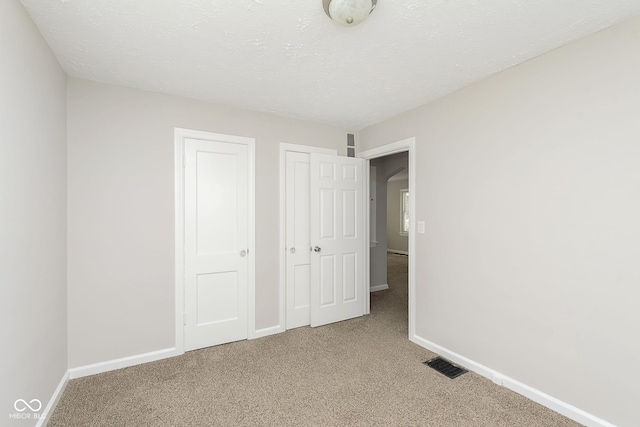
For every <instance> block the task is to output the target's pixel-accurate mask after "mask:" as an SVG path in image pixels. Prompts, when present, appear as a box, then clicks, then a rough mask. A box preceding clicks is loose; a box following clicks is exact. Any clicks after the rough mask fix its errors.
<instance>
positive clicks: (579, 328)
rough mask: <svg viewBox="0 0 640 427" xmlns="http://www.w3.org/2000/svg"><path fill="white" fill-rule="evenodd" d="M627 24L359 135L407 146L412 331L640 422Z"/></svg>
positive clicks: (375, 142)
mask: <svg viewBox="0 0 640 427" xmlns="http://www.w3.org/2000/svg"><path fill="white" fill-rule="evenodd" d="M639 52H640V18H635V19H633V20H631V21H629V22H626V23H624V24H621V25H618V26H616V27H613V28H610V29H607V30H605V31H602V32H600V33H598V34H595V35H593V36H591V37H588V38H586V39H582V40H580V41H578V42H575V43H572V44H570V45H568V46H565V47H563V48H560V49H558V50H555V51H553V52H550V53H548V54H545V55H543V56H541V57H538V58H536V59H534V60H531V61H529V62H527V63H525V64H522V65H519V66H517V67H515V68H512V69H510V70H507V71H505V72H502V73H500V74H498V75H496V76H493V77H491V78H489V79H487V80H484V81H482V82H480V83H477V84H474V85H471V86H469V87H467V88H465V89H463V90H460V91H458V92H456V93H454V94H452V95H449V96H447V97H445V98H443V99H441V100H439V101H437V102H433V103H431V104H428V105H426V106H423V107H420V108H418V109H415V110H412V111H410V112H407V113H405V114H402V115H400V116H397V117H395V118H392V119H390V120H387V121H385V122H382V123H380V124H377V125H374V126H371V127H369V128H367V129H365V130H363V131H362V132H361V133H360V135H359V148H360V149H362V150H367V149H370V148H373V147H377V146H380V145H383V144H385V143H389V142H393V141H397V140H400V139H403V138H406V137H411V136H415V137H416V138H417V143H416V145H417V148H416V155H417V164H418V170H417V171H416V173H417V189H416V208H417V218H416V219H417V220H424V221H426V225H427V229H426V234H418V235H417V240H416V254H415V255H416V280H417V283H416V286H417V291H416V293H417V301H416V303H417V313H416V320H417V328H416V334H417V335H418V336H420V337H422V338H424V339H426V340H429V341H431V342H433V343H436V344H439V345H441V346H443V347H445V348H448V349H449V350H451V351H454V352H457V353H458V354H461V355H463V356H466V357H468V358H470V359H472V360H474V361H476V362H478V363H481V364H483V365H485V366H487V367H489V368H492V369H494V370H496V371H498V372H501V373H503V374H505V375H508V376H510V377H512V378H514V379H516V380H519V381H521V382H523V383H525V384H528V385H529V386H532V387H534V388H536V389H538V390H541V391H543V392H545V393H548V394H549V395H551V396H554V397H556V398H558V399H560V400H562V401H565V402H567V403H569V404H571V405H574V406H576V407H578V408H581V409H583V410H585V411H587V412H589V413H591V414H593V415H595V416H597V417H600V418H602V419H605V420H607V421H609V422H611V423H614V424H616V425H620V426H637V425H640V411H638V408H637V405H638V402H640V382H638V381H637V380H638V378H640V365H639V364H638V363H637V362H638V354H640V339H638V337H639V336H640V335H639V334H640V332H639V331H640V329H639V327H640V310H638V301H640V287H639V284H640V268H639V265H640V220H639V218H640V125H639V123H640V121H639V120H640V119H639V118H640V80H639V76H640V54H639Z"/></svg>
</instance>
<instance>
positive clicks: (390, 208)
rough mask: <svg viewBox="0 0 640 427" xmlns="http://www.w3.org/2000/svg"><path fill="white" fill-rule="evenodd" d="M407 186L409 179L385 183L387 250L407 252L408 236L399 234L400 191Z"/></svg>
mask: <svg viewBox="0 0 640 427" xmlns="http://www.w3.org/2000/svg"><path fill="white" fill-rule="evenodd" d="M408 188H409V181H408V180H406V179H404V180H398V181H389V182H388V183H387V250H392V251H400V252H408V251H409V238H408V237H407V235H406V234H400V231H401V229H402V202H401V198H400V191H401V190H404V189H408Z"/></svg>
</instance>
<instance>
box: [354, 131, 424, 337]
mask: <svg viewBox="0 0 640 427" xmlns="http://www.w3.org/2000/svg"><path fill="white" fill-rule="evenodd" d="M405 151H407V152H409V218H410V221H411V223H410V224H411V227H410V229H409V236H408V237H409V325H408V326H409V339H410V340H412V341H413V339H414V338H415V330H416V329H415V325H416V323H415V322H416V307H415V302H416V263H415V254H416V226H415V224H416V190H415V188H416V138H415V137H411V138H407V139H403V140H400V141H396V142H392V143H390V144H386V145H383V146H381V147H376V148H372V149H371V150H366V151H363V152H361V153H358V154H357V157H360V158H362V159H365V160H373V159H377V158H378V157H384V156H388V155H391V154H396V153H402V152H405ZM365 169H366V171H365V173H366V174H367V175H368V174H369V168H368V167H366V168H365ZM365 188H366V190H365V194H366V196H367V200H370V197H369V179H368V177H367V179H366V181H365ZM365 218H366V220H365V222H366V224H365V230H370V226H369V209H365ZM365 239H366V247H367V248H368V252H367V256H366V257H365V264H366V265H365V275H366V281H365V283H369V286H370V284H371V277H370V276H369V275H370V264H371V250H370V246H371V245H370V241H369V240H370V233H366V235H365ZM365 295H366V297H365V304H366V306H365V314H369V312H370V310H371V299H370V292H365Z"/></svg>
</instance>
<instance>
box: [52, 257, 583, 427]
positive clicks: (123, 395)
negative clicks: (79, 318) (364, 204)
mask: <svg viewBox="0 0 640 427" xmlns="http://www.w3.org/2000/svg"><path fill="white" fill-rule="evenodd" d="M388 262H389V268H388V270H389V282H390V283H389V285H390V286H389V289H388V290H385V291H379V292H376V293H373V294H372V295H371V314H370V315H368V316H364V317H361V318H357V319H353V320H348V321H345V322H340V323H336V324H332V325H328V326H324V327H320V328H313V329H312V328H309V327H303V328H298V329H293V330H289V331H287V332H285V333H282V334H278V335H272V336H269V337H265V338H261V339H257V340H252V341H240V342H236V343H231V344H225V345H221V346H217V347H211V348H206V349H202V350H197V351H191V352H188V353H186V354H184V355H182V356H179V357H174V358H171V359H165V360H161V361H158V362H152V363H147V364H144V365H139V366H134V367H130V368H125V369H120V370H117V371H112V372H107V373H104V374H99V375H94V376H91V377H85V378H80V379H76V380H72V381H70V382H69V384H68V386H67V388H66V390H65V392H64V395H63V396H62V398H61V400H60V402H59V404H58V406H57V408H56V410H55V411H54V413H53V414H52V416H51V419H50V420H49V424H48V425H49V426H50V427H55V426H238V425H243V426H374V425H376V426H401V425H402V426H434V427H447V426H528V427H529V426H545V427H546V426H577V425H579V424H576V423H575V422H573V421H571V420H569V419H567V418H565V417H563V416H562V415H559V414H557V413H555V412H553V411H551V410H549V409H547V408H545V407H543V406H541V405H539V404H537V403H535V402H533V401H531V400H529V399H526V398H524V397H522V396H520V395H518V394H516V393H514V392H512V391H510V390H508V389H506V388H504V387H499V386H497V385H496V384H494V383H493V382H491V381H490V380H487V379H486V378H483V377H481V376H479V375H476V374H475V373H472V372H469V373H466V374H464V375H462V376H460V377H458V378H456V379H453V380H450V379H448V378H446V377H445V376H443V375H441V374H439V373H438V372H436V371H434V370H433V369H431V368H428V367H426V366H424V365H423V364H422V362H423V361H425V360H427V359H430V358H431V357H434V356H435V354H434V353H431V352H430V351H428V350H425V349H424V348H422V347H420V346H418V345H416V344H413V343H411V342H410V341H409V340H408V339H407V258H406V257H404V256H401V255H389V257H388Z"/></svg>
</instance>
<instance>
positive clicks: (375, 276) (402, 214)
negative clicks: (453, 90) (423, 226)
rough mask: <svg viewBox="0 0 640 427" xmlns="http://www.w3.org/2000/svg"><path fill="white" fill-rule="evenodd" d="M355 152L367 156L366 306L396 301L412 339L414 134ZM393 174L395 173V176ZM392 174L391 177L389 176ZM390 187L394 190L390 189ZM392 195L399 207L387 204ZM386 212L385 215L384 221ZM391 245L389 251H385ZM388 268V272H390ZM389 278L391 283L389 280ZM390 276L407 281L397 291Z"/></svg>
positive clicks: (394, 280)
mask: <svg viewBox="0 0 640 427" xmlns="http://www.w3.org/2000/svg"><path fill="white" fill-rule="evenodd" d="M358 157H361V158H364V159H367V160H369V191H368V194H369V201H370V211H369V218H368V220H369V236H368V237H369V260H368V261H369V262H368V264H369V265H368V268H367V271H368V273H369V277H368V280H367V281H368V283H369V285H370V291H372V292H371V293H369V301H368V307H367V308H371V307H372V308H371V309H370V310H371V313H373V314H374V315H375V310H376V309H377V308H380V309H381V310H384V309H385V305H386V304H387V303H389V304H391V305H394V306H395V307H394V308H393V310H395V311H398V307H401V309H400V311H401V313H397V316H394V317H395V318H396V319H397V320H401V322H402V323H403V324H404V325H406V326H407V327H408V331H407V332H408V338H409V339H412V338H413V336H414V331H415V321H414V319H415V307H414V302H415V296H414V295H415V263H414V252H415V250H414V248H415V233H416V230H415V227H413V226H412V223H413V222H414V218H415V194H414V193H415V191H413V190H412V189H414V188H415V172H416V171H415V138H409V139H405V140H402V141H398V142H395V143H391V144H387V145H384V146H381V147H378V148H375V149H371V150H367V151H363V152H361V153H359V155H358ZM398 174H399V175H398ZM405 174H406V175H405ZM396 175H397V176H396ZM394 176H396V177H395V178H393V177H394ZM390 178H393V179H392V180H391V181H389V179H390ZM405 178H406V179H405ZM390 183H391V185H390ZM396 187H402V188H397V190H398V194H397V198H396V194H395V192H394V191H395V189H396ZM402 190H404V191H402ZM389 192H394V193H393V194H389ZM390 196H392V197H390ZM390 199H393V200H390ZM394 200H395V201H396V202H397V204H398V206H397V209H395V208H392V206H388V204H389V203H394ZM401 200H402V203H401ZM388 218H389V221H387V219H388ZM388 223H389V224H388ZM394 232H395V233H397V234H398V239H397V240H396V239H395V235H394V236H393V237H394V239H390V238H389V235H388V234H389V233H394ZM403 239H404V240H405V241H406V249H405V247H404V246H400V245H401V243H400V242H402V240H403ZM389 245H390V246H389ZM389 249H391V252H388V250H389ZM390 269H391V270H392V271H390ZM389 272H390V273H391V276H389V275H388V273H389ZM403 276H404V277H403ZM390 281H391V282H392V283H389V282H390ZM393 282H400V285H399V286H405V289H404V291H403V290H401V289H397V290H396V292H391V291H390V287H391V286H393ZM384 294H388V295H389V296H390V298H387V299H386V301H380V300H382V297H383V296H384ZM391 294H393V295H391ZM379 297H380V298H379ZM392 300H395V302H394V301H392ZM399 317H401V319H400V318H399Z"/></svg>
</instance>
